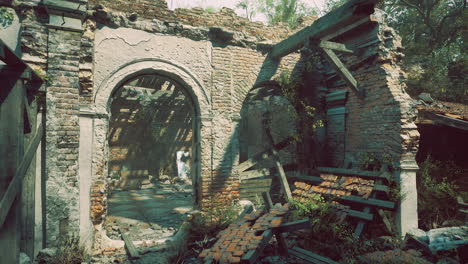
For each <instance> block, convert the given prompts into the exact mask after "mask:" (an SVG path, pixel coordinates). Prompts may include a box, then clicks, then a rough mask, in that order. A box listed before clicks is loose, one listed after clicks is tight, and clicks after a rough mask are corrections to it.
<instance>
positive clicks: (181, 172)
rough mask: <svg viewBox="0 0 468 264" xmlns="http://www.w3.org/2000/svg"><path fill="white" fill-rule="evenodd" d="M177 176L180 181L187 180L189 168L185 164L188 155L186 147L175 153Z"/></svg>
mask: <svg viewBox="0 0 468 264" xmlns="http://www.w3.org/2000/svg"><path fill="white" fill-rule="evenodd" d="M176 156H177V176H179V178H180V179H182V180H185V181H187V180H189V174H190V168H189V166H188V164H187V161H188V160H189V157H190V154H189V152H188V151H187V148H186V147H183V148H182V149H181V150H179V151H177V153H176Z"/></svg>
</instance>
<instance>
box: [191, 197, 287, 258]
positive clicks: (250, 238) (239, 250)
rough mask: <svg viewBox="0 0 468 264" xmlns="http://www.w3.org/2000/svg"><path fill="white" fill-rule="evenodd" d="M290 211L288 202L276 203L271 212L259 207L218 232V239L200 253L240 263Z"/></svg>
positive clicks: (202, 255) (204, 255) (203, 256)
mask: <svg viewBox="0 0 468 264" xmlns="http://www.w3.org/2000/svg"><path fill="white" fill-rule="evenodd" d="M288 212H289V206H288V204H285V205H284V206H281V205H279V204H278V205H275V206H274V207H273V208H272V209H271V210H270V211H269V212H267V210H265V209H259V210H257V211H255V212H252V213H250V214H247V215H245V216H244V217H242V218H240V219H238V220H237V221H235V222H234V223H232V224H230V225H229V226H228V228H226V229H225V230H223V231H221V232H219V233H218V235H217V238H219V239H218V241H217V242H216V243H215V244H214V245H213V246H212V247H211V248H210V249H205V250H203V251H202V253H201V254H200V257H201V258H212V259H213V260H216V261H218V262H220V263H240V261H241V258H242V256H244V255H245V254H246V253H247V252H249V251H250V250H255V249H257V247H258V246H259V244H260V243H261V241H262V240H263V239H264V236H263V233H264V231H265V230H267V229H270V228H274V227H279V226H280V225H281V224H282V223H283V220H284V217H285V216H286V215H287V214H288Z"/></svg>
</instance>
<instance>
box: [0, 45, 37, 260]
mask: <svg viewBox="0 0 468 264" xmlns="http://www.w3.org/2000/svg"><path fill="white" fill-rule="evenodd" d="M0 60H1V61H2V62H3V63H4V64H3V65H0V87H1V88H0V89H1V90H0V113H1V112H3V113H2V114H1V115H0V121H1V122H3V125H2V127H1V128H0V129H1V132H0V137H1V138H0V141H2V148H4V149H3V152H2V153H1V154H2V157H1V159H4V161H7V162H6V163H4V164H3V165H6V166H5V167H6V168H5V167H2V166H0V182H1V183H0V184H1V185H2V187H1V188H0V236H1V238H2V239H1V241H0V248H1V250H0V255H3V254H5V253H7V254H8V255H5V257H6V259H2V261H6V262H5V263H13V262H10V261H14V260H15V259H17V257H18V256H19V252H20V250H21V252H25V253H27V254H28V255H30V256H32V255H33V254H34V251H35V248H34V247H35V245H34V233H35V231H34V224H35V213H34V211H35V181H36V177H34V175H35V165H34V164H35V163H34V160H35V157H36V153H37V149H38V147H39V146H40V143H41V141H42V140H43V139H44V130H45V129H44V124H43V123H42V120H43V119H40V118H38V117H36V115H37V104H36V103H34V101H35V100H36V98H35V95H36V94H37V93H38V92H39V88H40V87H41V85H42V84H43V83H44V80H43V79H42V78H41V77H40V76H39V75H38V74H37V73H36V72H35V71H34V70H33V69H32V68H30V67H29V66H28V65H27V64H26V63H25V62H24V61H22V60H21V59H20V58H19V57H18V56H17V55H16V54H15V53H14V52H13V51H12V50H11V49H10V48H9V47H8V46H7V45H6V44H5V43H4V42H3V41H2V40H0ZM36 122H37V123H38V125H36ZM27 134H31V135H29V136H27ZM5 151H9V152H13V153H16V154H18V155H8V154H7V155H5V156H3V154H5ZM12 156H16V157H12ZM32 169H33V170H34V171H32ZM10 172H12V173H10ZM18 215H19V216H20V217H18ZM13 219H16V220H13ZM19 219H20V221H18V220H19ZM18 245H19V247H18Z"/></svg>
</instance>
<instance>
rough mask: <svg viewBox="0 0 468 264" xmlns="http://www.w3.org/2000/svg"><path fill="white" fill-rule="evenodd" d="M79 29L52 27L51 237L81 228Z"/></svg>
mask: <svg viewBox="0 0 468 264" xmlns="http://www.w3.org/2000/svg"><path fill="white" fill-rule="evenodd" d="M80 39H81V34H80V33H79V32H71V31H63V30H56V29H50V30H49V43H48V75H49V78H50V80H51V81H50V84H49V87H47V93H46V102H47V121H46V122H47V126H46V127H47V128H46V142H47V143H46V144H47V147H46V151H47V153H46V154H47V157H48V158H47V163H46V168H47V184H46V203H47V205H46V214H47V234H48V235H47V238H48V241H50V242H51V243H53V242H54V241H55V240H56V239H57V238H58V236H59V235H60V234H66V233H67V232H69V231H78V230H77V228H78V226H79V224H78V221H79V219H78V215H79V214H78V212H79V204H78V200H77V198H78V197H79V189H78V185H79V183H78V180H79V177H78V173H77V170H78V142H79V126H78V114H79V105H78V103H79V94H78V87H79V80H78V65H79V56H78V54H79V47H80Z"/></svg>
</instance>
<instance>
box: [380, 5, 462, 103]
mask: <svg viewBox="0 0 468 264" xmlns="http://www.w3.org/2000/svg"><path fill="white" fill-rule="evenodd" d="M466 4H467V1H466V0H388V1H385V2H384V9H385V11H386V13H387V19H388V21H389V23H390V25H391V26H392V27H394V28H395V29H397V30H398V31H399V34H400V36H401V37H402V40H403V46H404V47H405V55H406V57H405V61H404V63H405V65H404V66H405V67H406V70H407V71H408V72H409V80H408V88H409V90H408V92H409V93H410V94H413V95H417V94H419V93H421V92H429V93H431V94H432V95H433V97H435V98H437V99H441V100H448V101H458V102H462V103H468V98H467V96H468V90H467V87H466V78H467V77H466V72H467V68H468V64H467V53H466V49H464V47H465V45H466V44H465V41H466V39H465V38H466V29H467V26H466V22H465V21H467V18H468V13H467V11H466ZM464 34H465V36H464ZM463 73H465V75H461V74H463Z"/></svg>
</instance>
